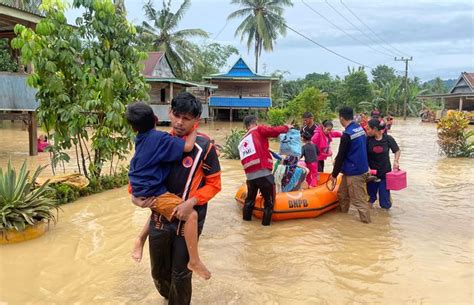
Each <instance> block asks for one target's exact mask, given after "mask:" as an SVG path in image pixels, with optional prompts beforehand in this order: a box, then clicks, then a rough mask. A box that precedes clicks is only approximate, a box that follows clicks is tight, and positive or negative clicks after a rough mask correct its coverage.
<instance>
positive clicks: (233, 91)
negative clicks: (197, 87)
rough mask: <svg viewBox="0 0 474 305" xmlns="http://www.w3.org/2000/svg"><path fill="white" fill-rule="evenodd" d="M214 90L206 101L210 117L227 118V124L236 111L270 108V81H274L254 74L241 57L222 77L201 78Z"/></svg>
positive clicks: (271, 78)
mask: <svg viewBox="0 0 474 305" xmlns="http://www.w3.org/2000/svg"><path fill="white" fill-rule="evenodd" d="M204 79H205V80H206V81H208V82H209V83H210V84H212V85H217V87H218V88H217V89H216V90H215V91H214V92H213V93H212V95H211V97H210V98H209V110H210V114H209V115H210V116H211V117H213V118H214V119H215V118H218V117H228V118H229V119H230V121H232V120H233V118H234V117H236V116H238V113H239V111H235V112H233V111H234V110H242V109H244V110H248V112H250V111H252V110H255V111H258V110H264V111H267V110H268V108H270V107H271V106H272V98H271V96H272V82H273V81H276V80H278V78H275V77H270V76H263V75H258V74H256V73H254V72H253V71H252V70H251V69H250V68H249V66H248V65H247V63H245V61H244V60H243V59H242V58H239V60H237V62H236V63H235V64H234V65H233V66H232V68H231V69H230V70H229V71H228V72H227V73H223V74H213V75H209V76H206V77H204Z"/></svg>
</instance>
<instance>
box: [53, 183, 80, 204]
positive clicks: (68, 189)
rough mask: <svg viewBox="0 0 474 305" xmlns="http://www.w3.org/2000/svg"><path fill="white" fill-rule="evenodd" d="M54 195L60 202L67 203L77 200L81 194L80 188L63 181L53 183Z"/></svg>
mask: <svg viewBox="0 0 474 305" xmlns="http://www.w3.org/2000/svg"><path fill="white" fill-rule="evenodd" d="M51 189H52V196H53V198H55V199H56V200H57V201H58V203H59V204H65V203H68V202H72V201H75V200H77V198H79V196H80V192H79V189H77V188H75V187H73V186H69V185H67V184H63V183H55V184H52V185H51Z"/></svg>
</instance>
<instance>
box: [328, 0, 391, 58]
mask: <svg viewBox="0 0 474 305" xmlns="http://www.w3.org/2000/svg"><path fill="white" fill-rule="evenodd" d="M326 4H327V5H328V6H329V7H330V8H331V9H332V10H333V11H335V12H336V13H337V14H338V15H339V16H341V18H343V19H344V20H345V21H346V22H347V23H349V24H350V25H352V26H353V27H354V28H355V29H356V30H358V31H359V32H360V33H361V34H362V35H363V36H365V37H366V38H367V39H368V40H370V41H371V42H373V43H375V44H376V45H379V43H378V42H377V41H375V40H373V39H372V38H371V37H369V36H368V35H367V34H366V33H364V32H363V31H362V30H361V29H360V28H359V27H358V26H357V25H355V24H354V23H353V22H352V21H350V20H349V19H347V17H346V16H344V15H343V14H342V13H341V12H339V11H338V10H337V8H335V7H334V6H332V5H331V4H330V3H329V2H328V0H326ZM381 47H383V48H384V49H386V50H388V51H389V52H391V53H390V54H392V55H391V56H396V55H397V54H396V53H394V52H393V51H392V50H390V49H387V48H386V47H385V46H383V45H381Z"/></svg>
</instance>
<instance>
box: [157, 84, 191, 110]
mask: <svg viewBox="0 0 474 305" xmlns="http://www.w3.org/2000/svg"><path fill="white" fill-rule="evenodd" d="M148 84H149V85H150V91H149V92H148V94H149V95H150V104H154V105H159V104H170V103H171V100H172V98H171V96H170V93H171V92H170V84H169V83H160V82H149V83H148ZM162 89H164V90H165V100H164V101H162V100H161V90H162ZM184 91H186V88H185V87H183V86H181V85H177V84H173V94H174V95H175V96H176V95H177V94H178V93H180V92H184Z"/></svg>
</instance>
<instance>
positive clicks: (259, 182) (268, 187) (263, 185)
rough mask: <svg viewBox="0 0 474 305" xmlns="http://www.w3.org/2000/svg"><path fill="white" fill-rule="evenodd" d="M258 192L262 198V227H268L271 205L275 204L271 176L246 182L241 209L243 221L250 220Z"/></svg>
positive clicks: (271, 212) (272, 178)
mask: <svg viewBox="0 0 474 305" xmlns="http://www.w3.org/2000/svg"><path fill="white" fill-rule="evenodd" d="M259 190H260V193H261V194H262V197H263V206H264V208H263V218H262V225H264V226H268V225H270V222H271V220H272V214H273V205H274V202H275V178H274V177H273V175H268V176H265V177H261V178H257V179H253V180H247V198H246V199H245V203H244V208H243V219H244V220H251V219H252V211H253V208H254V206H255V199H256V198H257V194H258V191H259Z"/></svg>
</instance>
